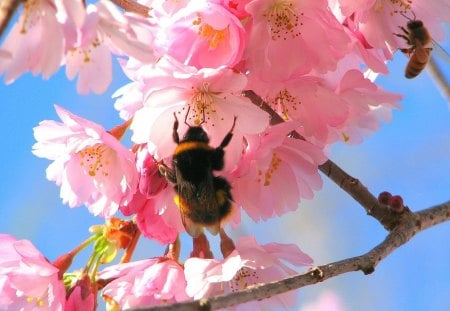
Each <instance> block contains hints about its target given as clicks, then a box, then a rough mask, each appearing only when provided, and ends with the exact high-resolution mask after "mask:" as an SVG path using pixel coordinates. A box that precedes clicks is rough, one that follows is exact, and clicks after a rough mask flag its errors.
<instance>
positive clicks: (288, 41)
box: [245, 0, 350, 81]
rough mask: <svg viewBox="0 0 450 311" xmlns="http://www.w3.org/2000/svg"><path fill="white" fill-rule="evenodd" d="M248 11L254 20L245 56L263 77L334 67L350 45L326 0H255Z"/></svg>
mask: <svg viewBox="0 0 450 311" xmlns="http://www.w3.org/2000/svg"><path fill="white" fill-rule="evenodd" d="M246 10H247V11H248V12H249V13H250V14H251V23H250V24H249V26H248V27H250V30H249V31H250V34H249V43H248V46H247V49H246V51H245V58H246V61H247V65H248V67H249V69H250V72H251V73H252V74H255V75H257V76H258V77H259V78H260V79H262V80H265V81H278V80H284V79H286V78H288V77H290V76H291V75H292V74H293V73H297V74H307V73H309V72H310V71H311V69H313V68H314V69H316V70H317V71H319V72H326V71H329V70H334V69H335V68H336V64H337V61H338V60H339V59H340V58H342V57H343V56H344V55H345V54H346V52H347V51H348V49H349V47H350V46H349V43H350V41H349V38H348V36H347V34H346V33H345V31H344V29H343V26H342V25H341V24H340V23H339V22H338V21H337V19H336V18H335V17H334V16H333V15H332V14H331V12H330V11H329V9H328V6H327V2H326V0H292V1H286V0H253V1H251V2H250V3H249V4H248V5H247V6H246ZM318 51H320V53H319V52H318Z"/></svg>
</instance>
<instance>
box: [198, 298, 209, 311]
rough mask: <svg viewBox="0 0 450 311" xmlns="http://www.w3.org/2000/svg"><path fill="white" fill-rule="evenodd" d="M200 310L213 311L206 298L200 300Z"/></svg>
mask: <svg viewBox="0 0 450 311" xmlns="http://www.w3.org/2000/svg"><path fill="white" fill-rule="evenodd" d="M198 308H199V310H200V311H209V310H211V303H210V302H209V300H208V299H206V298H203V299H200V301H199V302H198Z"/></svg>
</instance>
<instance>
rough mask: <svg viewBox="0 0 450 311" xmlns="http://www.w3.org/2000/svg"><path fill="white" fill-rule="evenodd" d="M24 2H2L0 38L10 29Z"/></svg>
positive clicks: (0, 7) (19, 0)
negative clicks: (10, 24) (18, 8)
mask: <svg viewBox="0 0 450 311" xmlns="http://www.w3.org/2000/svg"><path fill="white" fill-rule="evenodd" d="M22 1H23V0H1V1H0V38H1V37H2V35H3V32H4V31H5V29H6V28H7V27H8V24H9V22H10V21H11V18H12V16H13V15H14V12H15V11H16V10H17V7H18V6H19V4H20V3H22Z"/></svg>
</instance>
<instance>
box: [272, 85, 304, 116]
mask: <svg viewBox="0 0 450 311" xmlns="http://www.w3.org/2000/svg"><path fill="white" fill-rule="evenodd" d="M267 102H268V103H269V105H270V106H271V107H272V108H273V109H275V110H280V113H281V117H282V118H283V119H284V120H288V119H289V113H290V112H291V110H293V111H295V110H297V105H300V104H301V103H302V102H301V101H300V99H299V98H297V97H296V96H293V95H292V94H291V93H289V91H288V90H287V89H283V90H281V91H279V92H278V94H277V95H276V96H275V97H274V98H273V99H269V100H268V101H267Z"/></svg>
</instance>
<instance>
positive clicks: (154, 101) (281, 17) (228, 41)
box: [0, 0, 450, 310]
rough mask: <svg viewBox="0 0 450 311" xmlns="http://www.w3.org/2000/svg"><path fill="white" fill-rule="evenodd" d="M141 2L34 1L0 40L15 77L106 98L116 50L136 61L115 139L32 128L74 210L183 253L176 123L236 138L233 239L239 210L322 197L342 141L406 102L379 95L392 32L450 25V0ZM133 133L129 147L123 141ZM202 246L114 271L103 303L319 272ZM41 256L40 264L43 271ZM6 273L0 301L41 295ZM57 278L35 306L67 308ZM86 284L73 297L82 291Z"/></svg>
mask: <svg viewBox="0 0 450 311" xmlns="http://www.w3.org/2000/svg"><path fill="white" fill-rule="evenodd" d="M140 5H142V6H146V7H148V8H149V10H148V11H146V12H145V13H142V14H137V13H130V12H126V13H124V12H122V11H120V10H119V9H118V8H117V7H116V6H115V5H114V4H112V3H111V2H108V1H106V0H102V1H99V2H97V3H92V4H86V3H85V2H84V1H81V0H29V1H26V2H24V5H23V6H24V8H23V10H22V12H21V13H20V16H19V18H18V20H17V22H16V23H15V25H14V26H13V27H12V29H11V31H10V33H9V35H8V36H7V38H6V39H5V41H4V42H3V44H2V46H1V47H0V74H4V77H5V81H6V83H12V82H13V81H14V80H15V79H17V78H18V77H19V76H20V75H21V74H22V73H24V72H26V71H31V72H32V73H33V74H42V75H43V77H44V78H49V77H50V76H51V75H52V74H54V73H55V72H56V71H57V70H58V69H59V68H60V67H61V66H65V67H66V75H67V77H68V78H69V79H73V78H75V76H77V75H78V82H77V90H78V92H79V93H80V94H87V93H89V92H91V91H92V92H94V93H102V92H104V91H105V90H106V89H107V87H108V86H109V84H110V82H111V80H112V69H111V68H112V67H111V66H112V64H111V62H112V54H114V55H117V56H122V57H124V56H126V57H127V58H120V60H119V62H120V65H121V66H122V69H123V71H124V73H125V74H126V76H127V77H128V78H129V79H130V82H129V83H128V84H126V85H124V86H122V87H121V88H120V89H118V90H117V91H116V92H115V93H114V95H113V98H115V104H114V107H115V109H117V111H118V114H119V115H120V117H121V118H122V119H123V120H124V124H123V125H119V126H117V127H115V128H113V129H111V130H106V129H105V128H104V127H102V126H101V125H99V124H96V123H95V122H92V121H89V120H86V119H84V118H82V117H80V116H76V115H74V114H73V113H71V112H69V111H67V110H66V109H64V108H62V107H60V106H55V109H56V113H57V114H58V116H59V118H60V119H61V122H59V121H49V120H46V121H42V122H41V123H40V124H39V125H38V126H37V127H36V128H35V129H34V136H35V138H36V141H37V142H36V144H35V145H34V146H33V153H34V154H35V155H37V156H38V157H42V158H47V159H49V160H52V161H53V162H52V163H51V164H50V165H49V166H48V168H47V171H46V175H47V178H48V179H49V180H51V181H54V182H55V183H56V184H57V185H58V186H60V196H61V198H62V200H63V203H65V204H68V205H69V206H70V207H77V206H81V205H84V206H86V207H87V208H88V210H89V212H91V213H92V214H93V215H96V216H101V217H103V218H105V219H107V220H110V219H112V217H117V215H118V214H119V213H121V214H123V215H124V216H132V217H134V218H133V221H134V222H135V223H136V225H137V227H138V230H139V232H140V233H142V234H143V236H144V237H146V238H149V239H152V240H155V241H157V242H159V243H161V244H163V245H165V244H168V245H169V246H170V247H172V249H173V248H175V249H176V248H177V247H176V245H178V243H179V242H178V241H179V240H178V236H179V234H180V233H182V232H184V231H185V230H186V228H185V225H186V219H185V218H186V217H185V215H183V213H182V212H181V211H180V209H181V208H180V207H179V206H178V205H179V204H178V205H177V202H176V200H174V197H176V190H175V189H174V187H173V185H171V182H170V181H169V180H168V179H166V178H165V176H163V175H162V174H161V166H164V167H167V166H171V165H172V156H173V153H174V150H175V148H176V146H177V142H176V141H174V139H173V135H172V132H173V130H174V123H175V122H178V120H180V122H179V127H178V129H177V130H178V132H179V133H181V135H183V134H184V133H186V131H188V129H189V128H191V127H194V126H201V128H202V129H203V130H204V131H205V132H206V133H207V135H208V137H209V145H210V146H211V148H216V147H218V146H219V145H220V144H221V142H222V140H223V139H224V137H226V136H227V133H228V132H229V131H230V128H232V129H233V136H232V138H231V141H230V142H229V144H228V145H227V146H226V148H224V149H225V158H224V168H223V170H221V171H220V175H221V176H222V177H223V178H225V179H226V180H227V181H228V182H229V183H230V185H231V188H232V189H231V192H232V197H233V200H232V205H233V206H232V212H231V214H230V215H229V216H228V217H227V218H226V219H223V220H222V221H221V222H220V227H221V228H220V233H221V234H220V236H221V240H223V241H225V240H227V238H228V237H227V236H226V234H225V232H224V227H225V226H226V224H227V223H230V224H231V227H232V228H236V227H237V226H239V225H240V223H241V213H242V212H245V213H247V214H248V215H249V216H250V217H251V218H252V219H253V220H254V221H260V220H267V219H269V218H272V217H276V216H281V215H283V214H285V213H287V212H290V211H294V210H296V209H297V208H298V207H299V204H300V202H301V201H302V200H303V199H312V198H313V197H314V192H315V191H318V190H320V188H321V186H322V179H321V176H320V175H319V166H320V165H321V164H323V163H324V162H325V161H326V160H327V156H326V150H327V149H328V148H329V147H330V146H331V145H332V144H334V143H337V142H341V143H346V144H357V143H360V142H362V141H363V139H364V138H366V137H367V136H368V135H370V134H371V133H373V132H374V131H376V130H378V129H379V128H380V125H381V122H384V121H389V120H390V118H391V114H392V110H393V109H398V108H399V105H398V101H399V100H400V99H401V96H400V95H398V94H395V93H391V92H389V91H386V90H383V89H382V88H381V87H379V86H378V85H377V84H376V83H375V79H374V77H376V75H377V74H387V73H388V70H387V66H386V62H387V61H389V60H390V59H391V58H392V57H393V53H394V52H395V51H397V50H398V49H402V48H404V47H405V46H407V44H408V43H407V42H405V40H404V39H403V38H402V37H401V36H398V35H396V34H397V33H398V32H399V31H401V30H399V29H400V27H405V25H406V23H407V22H408V21H409V20H412V19H420V20H422V21H423V22H424V24H425V25H427V29H428V31H429V32H430V34H431V35H432V37H433V38H434V39H437V40H438V39H441V38H442V29H441V28H440V27H439V22H440V21H449V17H450V7H449V6H448V4H447V3H446V1H445V0H434V1H424V0H423V1H422V0H415V1H412V0H411V1H410V0H408V1H389V0H378V1H348V0H328V1H327V0H241V1H232V0H195V1H186V0H184V1H171V0H169V1H164V0H153V1H151V0H147V1H144V2H141V4H140ZM174 116H175V117H174ZM183 121H184V122H183ZM177 124H178V123H177ZM128 128H130V129H131V131H132V135H131V140H132V144H133V147H132V148H128V147H125V145H124V144H123V143H122V142H121V139H122V137H123V135H124V132H125V131H126V130H127V129H128ZM214 174H216V172H214ZM204 238H205V235H203V234H201V235H200V236H195V237H194V250H193V252H192V254H191V257H190V258H188V259H187V260H186V261H185V262H184V264H183V265H182V264H180V261H179V258H178V255H176V252H175V255H174V253H173V252H168V253H166V254H165V255H164V256H161V257H158V258H152V259H147V260H142V261H139V262H129V263H122V264H119V265H117V266H112V267H108V268H106V269H105V270H103V271H101V272H100V273H99V274H98V275H96V276H92V279H94V280H95V279H96V278H98V279H102V280H107V283H108V284H107V285H106V286H105V288H104V289H103V294H102V295H103V297H104V299H105V300H106V301H107V302H108V304H109V305H110V306H112V308H113V307H114V306H115V307H117V308H129V307H139V306H147V305H156V304H162V303H168V302H179V301H184V300H189V299H200V298H204V297H209V296H211V295H215V294H220V293H224V292H225V293H226V292H231V291H236V290H239V289H242V288H246V287H248V286H249V285H251V284H256V283H261V282H267V281H272V280H276V279H279V278H282V277H285V276H289V275H292V274H294V273H295V271H293V270H292V269H291V268H289V267H288V266H286V265H285V264H284V263H283V262H282V260H284V261H287V262H289V263H290V264H293V265H297V266H309V265H311V264H312V260H311V258H310V257H309V256H308V255H306V254H304V253H302V252H301V251H300V249H298V247H296V246H292V245H282V244H277V243H271V244H266V245H262V246H261V245H259V244H258V243H257V242H256V241H255V239H254V238H253V237H247V238H240V239H239V240H237V242H236V245H234V243H231V244H230V245H231V246H229V247H228V250H227V251H223V256H224V259H217V258H213V255H212V253H211V252H210V250H209V245H208V243H207V242H204V241H203V240H202V239H204ZM11 239H12V238H11V237H1V239H0V243H2V245H3V244H5V243H7V244H8V243H9V244H8V245H10V244H11V243H13V242H12V240H11ZM202 241H203V242H202ZM202 243H203V244H202ZM224 243H225V242H224ZM196 246H197V247H198V248H199V249H200V250H199V249H197V250H195V247H196ZM8 247H9V246H8ZM124 248H125V247H124ZM2 249H3V247H2ZM25 255H26V254H23V255H21V256H22V257H20V258H22V259H20V258H19V259H17V260H19V263H18V264H15V266H14V267H15V268H19V267H22V265H20V260H25V259H23V258H26V256H25ZM36 256H37V255H36ZM39 256H40V255H39ZM39 256H37V257H39ZM44 263H45V260H43V258H41V257H39V260H38V263H36V264H42V265H44ZM14 267H13V268H11V269H14ZM2 269H3V270H2ZM5 269H6V268H5ZM5 269H4V264H2V262H1V261H0V280H5V281H4V282H3V284H6V285H2V286H9V287H8V291H3V290H2V293H3V292H5V293H7V296H5V295H6V294H5V295H3V294H2V295H0V303H2V304H4V305H7V306H15V305H18V304H19V303H23V302H24V301H28V300H29V298H28V297H37V296H36V294H35V293H34V292H29V293H28V292H27V291H26V290H25V288H22V287H20V286H22V285H21V284H18V285H17V287H14V286H16V285H15V284H16V283H15V281H14V282H13V281H12V280H13V279H12V278H11V277H10V274H9V271H10V270H8V269H9V268H8V269H6V270H5ZM47 269H48V271H49V272H48V273H47V274H46V275H45V277H44V276H43V275H42V274H39V276H40V277H41V280H42V281H40V282H47V283H45V284H47V285H48V286H47V285H46V286H45V287H43V289H42V291H41V292H40V295H44V296H39V297H41V298H39V299H43V300H40V301H42V302H43V303H45V304H46V305H48V306H49V308H50V309H52V310H58V308H59V309H61V308H62V305H64V304H65V298H64V297H63V298H61V301H62V302H57V303H55V302H53V301H49V300H45V299H49V297H50V296H52V297H56V294H55V293H50V292H49V291H50V289H51V290H52V291H55V288H57V287H58V288H59V287H60V286H61V284H62V283H61V284H59V283H58V282H61V280H60V279H58V278H56V282H57V284H59V285H51V284H54V283H53V282H55V280H53V279H52V280H51V282H52V283H50V280H49V276H52V277H53V276H54V275H55V273H53V272H54V271H53V270H52V269H51V268H47ZM55 269H56V268H55ZM94 270H95V272H96V269H94ZM35 271H37V270H35ZM50 272H52V273H50ZM61 272H62V273H64V272H65V270H64V269H62V270H61ZM36 273H37V272H36ZM14 277H17V276H14ZM26 277H29V276H26ZM7 281H8V282H12V283H11V284H12V285H8V284H9V283H7ZM80 282H81V281H80ZM80 282H79V283H76V284H81V283H80ZM0 283H2V282H0ZM43 284H44V283H43ZM50 285H51V286H50ZM76 286H78V285H75V287H76ZM66 287H67V286H66ZM69 287H70V286H69ZM10 288H12V289H11V290H10ZM13 289H14V290H15V294H10V293H11V292H12V291H13ZM75 289H76V290H74V289H73V288H72V290H71V291H70V292H71V293H79V292H80V289H79V288H75ZM36 290H38V288H36ZM91 290H93V289H91ZM14 295H16V296H15V297H16V298H11V297H13V296H14ZM24 295H25V296H26V297H25V296H24ZM5 297H6V298H5ZM24 297H25V298H24ZM42 297H44V298H42ZM68 297H73V295H68ZM24 299H25V300H24ZM80 299H81V298H80ZM292 299H293V296H292V295H290V294H284V295H280V296H277V297H274V298H272V299H271V300H270V305H273V306H280V305H282V306H285V307H287V306H291V305H293V304H294V303H295V302H294V301H293V300H292ZM39 303H40V302H39ZM72 304H73V301H72V302H70V303H69V302H67V303H66V307H67V306H69V305H72ZM54 306H55V307H54ZM56 306H57V307H56ZM266 306H267V304H266ZM247 307H248V306H247ZM11 308H12V307H11ZM68 308H69V307H67V308H66V309H68ZM31 309H32V308H31ZM31 309H30V310H31Z"/></svg>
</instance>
